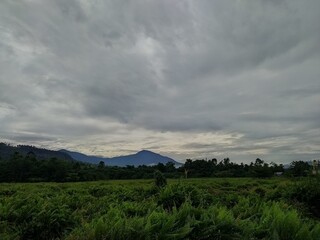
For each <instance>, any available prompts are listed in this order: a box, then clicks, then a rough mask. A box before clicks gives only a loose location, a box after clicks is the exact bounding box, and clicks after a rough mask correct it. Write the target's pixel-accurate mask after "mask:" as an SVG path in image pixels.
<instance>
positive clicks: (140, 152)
mask: <svg viewBox="0 0 320 240" xmlns="http://www.w3.org/2000/svg"><path fill="white" fill-rule="evenodd" d="M143 153H152V154H157V153H154V152H152V151H149V150H145V149H143V150H141V151H139V152H137V154H143Z"/></svg>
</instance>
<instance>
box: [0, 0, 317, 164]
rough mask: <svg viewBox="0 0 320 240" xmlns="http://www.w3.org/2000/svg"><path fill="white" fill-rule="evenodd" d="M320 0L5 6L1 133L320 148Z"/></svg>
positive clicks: (232, 149) (89, 140) (94, 149)
mask: <svg viewBox="0 0 320 240" xmlns="http://www.w3.org/2000/svg"><path fill="white" fill-rule="evenodd" d="M319 9H320V1H318V0H306V1H298V0H282V1H271V0H269V1H267V0H263V1H262V0H260V1H249V0H244V1H233V0H232V1H226V0H224V1H209V0H208V1H191V0H190V1H172V0H165V1H145V0H138V1H119V0H117V1H111V0H110V1H98V0H96V1H86V0H78V1H76V0H70V1H64V0H55V1H40V0H29V1H27V0H25V1H9V0H5V1H1V3H0V63H1V64H0V72H1V75H0V121H1V128H0V136H1V137H2V138H3V140H6V141H10V142H15V143H32V144H35V145H39V146H49V147H51V148H59V147H67V148H68V147H69V148H71V149H74V150H81V151H84V152H86V153H90V154H92V153H93V154H99V155H107V156H111V155H117V154H124V153H128V152H132V151H135V150H139V149H142V148H149V149H151V150H156V151H158V152H159V151H160V152H161V153H163V154H169V155H170V156H173V157H177V158H178V159H184V158H186V157H220V156H231V157H232V158H233V160H239V161H252V160H254V159H255V158H256V157H262V158H265V159H266V160H270V161H278V162H285V161H291V160H297V159H305V160H307V159H309V158H320V147H319V146H320V125H319V122H320V121H319V119H320V110H319V109H320V108H319V106H320V80H319V76H320V68H319V66H320V45H319V42H320V24H319V23H320V14H319Z"/></svg>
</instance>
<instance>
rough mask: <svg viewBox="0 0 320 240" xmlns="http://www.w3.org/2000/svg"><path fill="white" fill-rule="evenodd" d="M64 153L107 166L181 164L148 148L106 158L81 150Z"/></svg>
mask: <svg viewBox="0 0 320 240" xmlns="http://www.w3.org/2000/svg"><path fill="white" fill-rule="evenodd" d="M60 151H61V152H63V153H66V154H69V155H70V156H71V157H72V158H73V159H75V160H77V161H81V162H87V163H93V164H98V163H99V162H100V161H103V162H104V163H105V165H106V166H119V167H124V166H127V165H131V166H140V165H147V166H152V165H156V164H158V163H163V164H166V163H168V162H172V163H174V164H175V165H176V166H180V165H181V163H179V162H177V161H175V160H173V159H172V158H169V157H166V156H162V155H160V154H158V153H154V152H151V151H148V150H142V151H140V152H137V153H135V154H131V155H127V156H118V157H113V158H104V157H96V156H87V155H85V154H82V153H79V152H71V151H68V150H65V149H62V150H60Z"/></svg>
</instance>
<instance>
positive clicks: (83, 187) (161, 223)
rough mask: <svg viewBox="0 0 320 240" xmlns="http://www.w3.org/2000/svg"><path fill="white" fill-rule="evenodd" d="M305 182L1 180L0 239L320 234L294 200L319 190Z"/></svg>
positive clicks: (301, 236)
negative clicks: (162, 183) (160, 183)
mask: <svg viewBox="0 0 320 240" xmlns="http://www.w3.org/2000/svg"><path fill="white" fill-rule="evenodd" d="M308 181H309V180H308ZM310 181H318V180H316V179H312V180H310ZM306 184H307V181H304V180H297V182H296V181H293V180H289V179H283V178H273V179H248V178H242V179H240V178H237V179H234V178H233V179H218V178H215V179H181V180H170V179H169V180H168V184H167V185H166V186H164V187H162V188H161V189H156V188H155V186H154V182H153V181H152V180H135V181H132V180H130V181H129V180H127V181H124V180H118V181H97V182H82V183H32V184H18V183H15V184H1V185H0V239H68V240H75V239H77V240H79V239H83V240H84V239H150V240H151V239H197V240H198V239H283V240H284V239H310V240H311V239H319V237H320V222H319V220H316V219H312V218H310V217H311V216H313V215H311V214H312V212H311V211H310V212H305V209H303V208H300V205H297V204H295V201H301V202H304V203H306V204H307V203H308V202H309V201H310V202H312V201H311V199H314V198H315V196H318V195H317V194H316V193H314V192H317V191H318V190H317V189H316V187H310V186H314V185H310V184H308V185H306ZM304 193H307V194H304ZM318 193H319V192H318ZM302 196H303V197H302ZM306 196H307V197H306ZM293 199H295V200H293ZM308 217H309V218H308Z"/></svg>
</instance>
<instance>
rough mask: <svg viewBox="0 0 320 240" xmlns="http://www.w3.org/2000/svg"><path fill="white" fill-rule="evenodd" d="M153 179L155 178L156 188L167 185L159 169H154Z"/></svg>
mask: <svg viewBox="0 0 320 240" xmlns="http://www.w3.org/2000/svg"><path fill="white" fill-rule="evenodd" d="M154 180H155V184H156V186H157V187H158V188H163V187H165V186H166V185H167V179H166V178H165V176H164V175H163V173H162V172H160V171H159V170H157V171H155V173H154Z"/></svg>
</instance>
